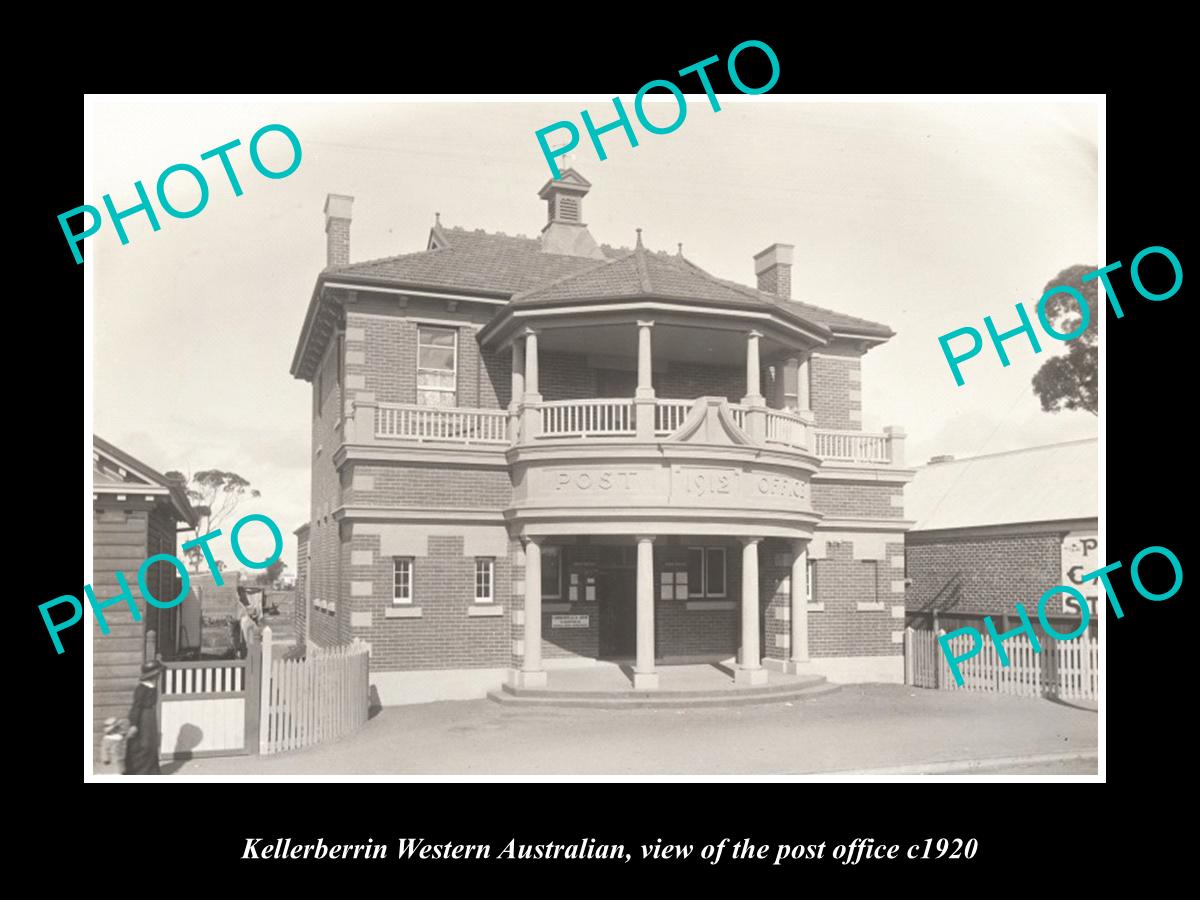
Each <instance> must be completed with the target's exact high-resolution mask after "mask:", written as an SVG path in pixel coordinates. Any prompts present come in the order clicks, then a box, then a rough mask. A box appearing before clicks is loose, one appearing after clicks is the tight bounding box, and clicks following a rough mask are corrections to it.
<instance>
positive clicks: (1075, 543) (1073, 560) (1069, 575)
mask: <svg viewBox="0 0 1200 900" xmlns="http://www.w3.org/2000/svg"><path fill="white" fill-rule="evenodd" d="M1099 544H1100V542H1099V539H1098V536H1097V533H1096V532H1094V531H1072V532H1071V533H1070V534H1068V535H1066V536H1065V537H1064V538H1063V543H1062V578H1063V580H1062V581H1061V582H1060V584H1069V585H1071V586H1072V587H1074V588H1076V589H1077V590H1078V591H1079V592H1080V593H1081V594H1083V595H1084V596H1085V597H1086V598H1087V599H1088V609H1090V610H1093V611H1094V610H1095V604H1094V602H1093V601H1094V600H1095V598H1096V597H1097V596H1098V595H1099V583H1100V581H1099V579H1097V578H1092V579H1089V580H1087V581H1084V579H1083V576H1084V575H1086V574H1087V573H1089V572H1094V571H1096V570H1097V569H1098V568H1100V565H1101V563H1100V556H1099V554H1098V553H1097V548H1098V547H1099ZM1060 596H1061V597H1062V611H1063V613H1064V614H1065V615H1071V616H1078V615H1081V614H1082V612H1083V611H1082V610H1081V609H1080V608H1079V601H1078V600H1077V599H1076V598H1075V597H1072V596H1071V595H1070V594H1060Z"/></svg>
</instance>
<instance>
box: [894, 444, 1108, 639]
mask: <svg viewBox="0 0 1200 900" xmlns="http://www.w3.org/2000/svg"><path fill="white" fill-rule="evenodd" d="M1096 451H1097V446H1096V439H1095V438H1090V439H1087V440H1081V441H1069V442H1066V443H1062V444H1050V445H1048V446H1044V447H1030V448H1027V449H1022V450H1013V451H1009V452H1007V453H994V454H989V455H986V456H975V457H970V458H966V459H952V458H949V457H945V458H943V457H935V458H934V459H933V460H931V461H930V463H929V464H928V465H926V466H921V467H920V468H918V469H917V472H916V476H915V477H914V479H913V481H912V483H911V484H910V485H909V486H908V489H907V491H906V492H905V493H906V496H905V503H906V508H907V510H908V514H909V515H910V516H912V518H913V520H914V522H915V524H914V525H913V527H912V529H911V530H910V531H909V532H908V535H907V537H906V540H905V557H906V561H907V569H906V575H907V578H908V581H909V585H908V592H907V596H906V600H905V603H906V606H907V613H908V615H907V618H908V622H909V624H911V625H912V626H913V627H916V628H930V627H932V625H933V619H934V617H935V615H936V617H937V619H938V626H939V627H941V628H944V629H946V630H947V631H950V630H952V629H954V628H960V627H962V626H966V625H969V626H972V627H975V628H980V629H982V619H983V617H984V616H985V615H990V616H992V618H993V621H994V622H995V623H996V624H997V626H1000V625H1001V624H1002V623H1004V627H1005V628H1007V627H1008V626H1009V624H1011V626H1012V627H1015V626H1017V625H1019V624H1020V620H1019V619H1018V617H1017V614H1016V610H1015V607H1014V605H1013V604H1014V603H1015V601H1017V600H1020V601H1021V602H1022V604H1024V606H1025V609H1026V610H1027V611H1028V613H1029V617H1030V619H1034V620H1036V617H1037V603H1038V600H1039V598H1040V597H1041V596H1042V594H1043V593H1045V592H1046V591H1047V590H1049V589H1050V588H1052V587H1054V586H1055V585H1060V584H1061V585H1072V586H1074V587H1076V588H1078V589H1079V590H1080V591H1081V592H1082V593H1083V595H1084V596H1085V597H1086V598H1087V599H1088V600H1089V602H1090V603H1091V607H1090V608H1091V609H1092V611H1093V612H1094V611H1095V603H1094V600H1095V597H1096V595H1097V590H1098V582H1097V581H1095V580H1093V581H1090V582H1087V583H1083V582H1082V580H1081V578H1080V576H1081V575H1082V574H1083V573H1086V572H1092V571H1094V570H1096V569H1098V568H1100V567H1101V566H1102V565H1104V563H1103V561H1102V560H1100V558H1099V555H1098V552H1097V549H1098V548H1097V535H1098V518H1097V508H1098V496H1099V491H1098V486H1097V473H1098V470H1099V465H1098V459H1097V452H1096ZM1080 612H1081V611H1080V610H1079V608H1078V601H1075V600H1073V599H1072V598H1070V597H1069V595H1059V596H1056V597H1054V598H1053V599H1052V600H1051V601H1050V602H1049V603H1048V604H1047V607H1046V618H1047V619H1048V620H1049V621H1050V622H1051V624H1053V625H1054V627H1055V628H1056V629H1057V630H1058V631H1060V632H1064V633H1065V632H1070V631H1073V630H1074V629H1075V628H1076V627H1078V625H1079V616H1080ZM1010 619H1011V623H1009V620H1010ZM1056 623H1057V624H1056ZM1095 624H1096V620H1095V619H1094V618H1093V619H1092V628H1093V632H1094V629H1095ZM1038 631H1039V633H1040V632H1041V629H1040V628H1039V629H1038Z"/></svg>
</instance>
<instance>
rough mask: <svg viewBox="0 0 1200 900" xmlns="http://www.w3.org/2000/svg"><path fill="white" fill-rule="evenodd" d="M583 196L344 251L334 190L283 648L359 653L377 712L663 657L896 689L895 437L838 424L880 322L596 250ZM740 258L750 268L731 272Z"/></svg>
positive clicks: (568, 186)
mask: <svg viewBox="0 0 1200 900" xmlns="http://www.w3.org/2000/svg"><path fill="white" fill-rule="evenodd" d="M590 187H591V185H590V184H589V183H588V182H587V181H586V180H585V179H584V178H583V177H582V176H581V175H580V174H579V173H578V172H576V171H574V170H573V169H568V170H567V171H565V172H563V173H562V174H561V177H560V178H558V179H556V180H552V181H550V182H549V183H547V184H546V185H545V186H544V187H543V188H542V189H541V191H540V192H539V196H540V197H541V198H542V199H543V200H544V201H545V203H546V207H547V211H548V214H547V222H546V225H545V227H544V228H543V229H542V231H541V234H540V236H539V237H536V238H527V237H513V236H508V235H504V234H495V233H488V232H484V231H482V230H478V229H476V230H473V231H472V230H465V229H461V228H449V227H445V226H442V225H441V224H440V223H438V224H435V225H434V226H433V228H432V229H431V231H430V233H429V238H428V243H427V245H426V247H425V249H424V250H422V251H419V252H414V253H405V254H402V255H399V256H394V257H389V258H385V259H378V260H373V261H369V262H358V263H351V262H350V241H349V235H350V222H351V208H352V198H350V197H346V196H340V195H330V196H329V198H328V200H327V202H326V206H325V213H326V235H327V251H328V265H327V267H326V268H325V269H324V271H322V272H321V273H320V274H319V275H318V276H317V279H316V285H315V287H314V289H313V292H312V297H311V300H310V302H309V305H308V309H307V313H306V315H305V318H304V323H303V327H302V329H301V333H300V337H299V342H298V344H297V347H296V351H295V356H294V359H293V363H292V373H293V375H294V376H295V377H297V378H300V379H303V380H305V381H307V382H310V383H311V384H312V409H311V417H312V480H311V491H312V502H311V516H310V520H309V521H308V522H307V523H306V524H304V525H303V526H302V527H301V528H300V529H299V530H298V531H297V537H298V539H299V550H300V559H299V567H298V572H299V577H298V591H299V595H298V598H299V599H298V602H297V617H298V619H299V620H300V621H299V625H300V627H301V629H302V631H303V633H304V634H306V635H307V636H308V638H309V639H310V640H312V641H314V642H316V643H318V644H332V643H340V642H345V641H348V640H351V639H353V638H363V639H365V640H367V641H369V642H370V643H371V645H372V657H371V671H372V682H373V684H374V685H375V687H376V688H377V689H378V691H379V695H380V699H381V700H382V702H384V703H404V702H420V701H424V700H432V699H442V698H453V697H471V696H483V695H484V693H485V692H486V691H488V690H490V689H493V688H497V687H499V686H500V685H501V684H502V683H505V682H507V683H508V684H509V685H510V686H513V687H516V688H519V689H524V690H536V689H539V688H545V687H549V688H553V686H554V683H555V672H556V671H559V670H561V669H563V668H566V667H584V666H597V665H603V664H605V663H606V662H609V661H612V662H617V663H624V664H625V665H626V667H627V670H628V671H629V672H630V681H631V682H632V685H633V687H634V688H636V689H638V690H646V691H653V690H656V689H659V688H660V677H661V676H662V673H663V671H664V669H668V668H669V667H670V665H671V664H672V663H675V662H680V661H700V660H712V661H721V660H733V662H732V663H730V671H731V676H730V677H731V678H732V679H733V680H734V681H735V682H736V683H738V684H744V685H761V684H763V683H764V682H766V681H768V680H770V678H771V677H772V676H771V672H791V673H796V672H800V673H803V672H813V673H816V674H822V675H825V676H827V677H828V678H829V679H830V680H833V681H840V682H851V681H901V680H902V678H903V642H902V632H903V627H904V582H903V578H904V531H905V529H906V527H907V526H908V525H909V524H910V523H909V522H907V521H906V520H905V518H904V510H903V487H904V484H905V483H906V482H907V481H908V480H909V479H910V478H911V476H912V471H911V470H910V469H908V468H906V467H905V461H904V449H903V448H904V432H903V431H902V430H900V429H899V428H888V429H885V430H884V432H883V433H880V434H867V433H864V432H863V431H862V430H861V429H862V411H861V396H862V384H861V369H860V362H861V359H862V357H863V355H864V354H865V353H867V352H868V351H870V350H871V349H873V348H875V347H878V346H879V345H881V344H883V343H884V342H886V341H887V340H888V338H890V337H891V336H892V334H893V333H892V331H891V330H890V329H889V328H888V327H886V326H884V325H881V324H878V323H876V322H870V321H866V320H864V319H861V318H857V317H854V316H851V315H847V314H843V313H839V312H834V311H831V310H827V309H823V308H821V307H818V306H813V305H810V304H808V303H804V302H799V301H796V300H792V299H791V296H790V295H791V262H792V248H791V247H790V246H788V245H785V244H775V245H772V246H771V247H768V248H767V249H766V250H764V251H762V252H761V253H759V254H758V255H757V256H755V257H754V259H753V263H754V268H755V272H756V274H757V287H756V288H755V287H749V286H745V285H741V284H736V283H734V282H730V281H726V280H722V279H720V278H716V277H714V276H712V275H710V274H708V273H707V272H706V271H704V270H703V269H701V268H700V267H699V266H698V265H696V264H695V263H694V262H692V261H691V260H690V259H688V258H687V257H685V256H684V255H683V254H682V252H681V248H680V250H679V251H677V252H673V253H666V252H653V251H651V250H649V249H647V248H646V247H645V246H644V245H643V243H642V239H641V235H640V231H639V234H638V237H637V240H636V245H635V246H634V247H633V248H632V249H629V248H620V249H617V248H613V247H609V246H607V245H600V244H597V243H596V241H595V240H594V239H593V237H592V235H591V234H590V233H589V231H588V228H587V226H586V225H585V224H584V218H583V201H584V199H585V197H586V196H587V194H588V192H589V189H590ZM749 262H750V260H747V263H748V264H749Z"/></svg>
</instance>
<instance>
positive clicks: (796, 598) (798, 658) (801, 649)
mask: <svg viewBox="0 0 1200 900" xmlns="http://www.w3.org/2000/svg"><path fill="white" fill-rule="evenodd" d="M791 600H792V603H791V611H790V618H791V626H792V634H791V641H790V645H791V652H790V653H789V654H788V655H789V656H790V657H791V658H790V659H789V660H788V662H787V663H786V664H785V665H784V667H783V670H784V671H785V672H787V673H789V674H792V675H796V674H799V673H800V672H803V671H806V670H807V668H808V666H807V663H808V541H807V540H798V541H793V542H792V575H791Z"/></svg>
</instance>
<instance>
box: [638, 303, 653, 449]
mask: <svg viewBox="0 0 1200 900" xmlns="http://www.w3.org/2000/svg"><path fill="white" fill-rule="evenodd" d="M637 327H638V368H637V392H636V393H635V395H634V398H633V408H634V413H635V416H636V418H637V424H636V428H637V439H638V440H639V441H652V440H654V410H655V405H656V403H657V401H656V400H655V399H654V381H653V378H652V372H653V368H652V365H651V355H650V334H651V331H650V330H651V329H652V328H653V327H654V322H652V321H643V320H639V321H638V323H637Z"/></svg>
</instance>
